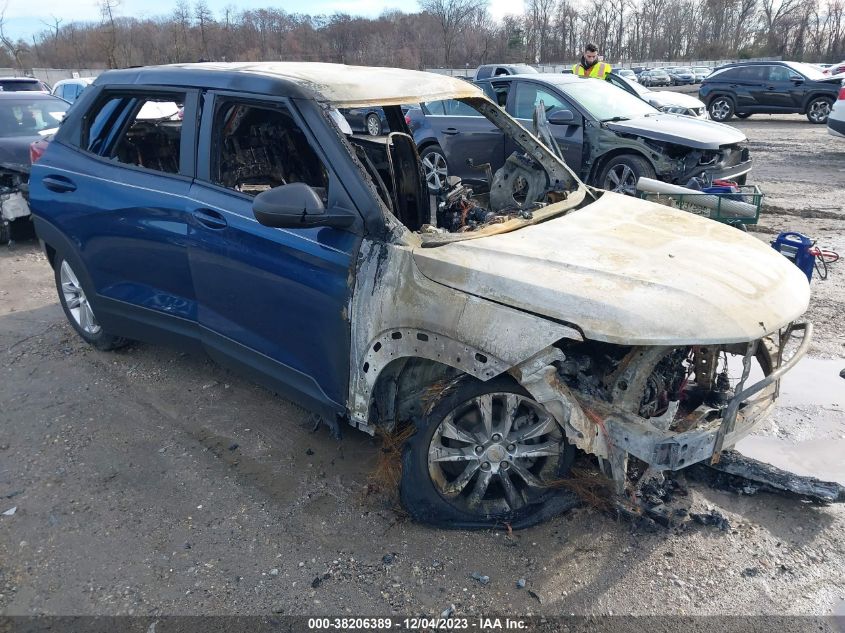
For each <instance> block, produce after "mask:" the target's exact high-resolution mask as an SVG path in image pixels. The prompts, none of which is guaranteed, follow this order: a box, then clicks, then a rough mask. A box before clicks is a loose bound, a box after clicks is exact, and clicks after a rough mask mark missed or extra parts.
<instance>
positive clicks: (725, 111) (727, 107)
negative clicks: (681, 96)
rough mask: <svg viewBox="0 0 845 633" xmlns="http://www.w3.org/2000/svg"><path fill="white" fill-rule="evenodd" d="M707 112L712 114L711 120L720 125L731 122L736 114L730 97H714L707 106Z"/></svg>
mask: <svg viewBox="0 0 845 633" xmlns="http://www.w3.org/2000/svg"><path fill="white" fill-rule="evenodd" d="M707 111H708V112H709V113H710V118H711V119H713V120H714V121H718V122H719V123H724V122H725V121H730V119H731V117H732V116H733V114H734V102H733V99H731V98H730V97H725V96H723V95H720V96H718V97H714V98H713V99H712V100H711V101H710V105H708V106H707Z"/></svg>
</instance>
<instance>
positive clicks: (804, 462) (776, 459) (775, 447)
mask: <svg viewBox="0 0 845 633" xmlns="http://www.w3.org/2000/svg"><path fill="white" fill-rule="evenodd" d="M734 449H735V450H737V451H739V452H740V453H742V454H743V455H745V456H746V457H750V458H752V459H756V460H757V461H760V462H765V463H767V464H771V465H772V466H775V467H777V468H780V469H781V470H786V471H788V472H791V473H795V474H796V475H801V476H804V477H815V478H816V479H820V480H822V481H833V482H836V483H838V484H841V485H843V486H845V439H836V440H832V439H817V440H809V441H806V442H787V441H785V440H781V439H778V438H776V437H762V436H759V435H751V436H749V437H745V438H743V439H741V440H740V441H739V442H737V444H736V446H734Z"/></svg>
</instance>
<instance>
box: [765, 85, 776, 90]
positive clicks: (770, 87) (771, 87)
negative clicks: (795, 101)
mask: <svg viewBox="0 0 845 633" xmlns="http://www.w3.org/2000/svg"><path fill="white" fill-rule="evenodd" d="M766 90H775V87H774V86H766Z"/></svg>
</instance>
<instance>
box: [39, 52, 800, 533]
mask: <svg viewBox="0 0 845 633" xmlns="http://www.w3.org/2000/svg"><path fill="white" fill-rule="evenodd" d="M449 99H455V100H459V101H460V102H461V103H462V104H464V105H465V106H466V107H467V108H472V109H473V111H474V112H476V113H477V115H478V118H479V119H483V120H484V121H486V125H487V127H488V129H489V130H490V132H491V133H490V136H491V137H495V141H494V142H496V143H501V144H505V143H506V144H507V147H508V148H509V153H510V155H509V156H508V158H507V160H505V161H504V164H502V165H497V166H496V167H495V169H494V168H493V167H492V166H489V165H488V166H487V167H486V168H485V171H487V170H489V171H490V183H489V185H490V186H489V187H488V188H487V189H486V190H482V189H476V190H474V189H473V188H472V187H469V186H467V184H466V183H462V182H460V181H459V180H458V179H456V178H450V179H447V182H446V183H445V184H446V187H445V188H444V190H443V191H441V192H438V194H437V196H436V200H435V201H434V204H432V200H431V199H430V197H429V191H428V188H427V187H426V183H425V179H424V177H423V171H422V167H421V161H420V157H419V155H418V153H417V149H416V146H415V145H414V141H413V138H412V137H411V136H410V134H409V131H408V127H407V124H406V122H405V118H404V116H403V113H402V109H401V104H403V103H409V102H427V101H437V100H449ZM546 103H548V102H546ZM372 104H375V105H377V106H378V107H380V108H382V110H383V111H384V113H385V119H386V122H387V125H388V127H389V131H388V130H385V132H387V133H386V134H383V135H381V136H371V135H369V134H354V133H353V132H352V129H351V127H350V126H349V124H348V121H346V120H345V119H344V117H343V115H342V110H343V109H346V108H359V107H365V106H369V105H372ZM538 116H539V117H540V119H542V118H543V109H542V107H540V108H539V112H538ZM550 120H551V119H550ZM553 123H554V124H555V125H573V124H574V119H573V114H572V112H569V111H561V112H559V113H558V115H557V117H556V118H554V119H553ZM494 128H495V130H497V132H496V133H495V134H493V133H492V130H493V129H494ZM30 183H31V189H30V191H31V193H30V199H31V202H32V212H33V215H34V216H35V224H36V230H37V232H38V236H39V238H40V239H41V240H42V241H43V244H44V250H45V252H46V255H47V258H48V260H49V262H50V264H51V266H52V268H53V273H54V275H55V280H56V287H57V290H58V296H59V301H60V303H61V306H62V308H63V310H64V312H65V314H66V315H67V318H68V320H69V322H70V324H71V325H72V327H73V328H74V329H75V330H76V332H77V333H78V334H79V335H80V336H81V337H82V338H83V339H85V340H86V341H88V342H89V343H90V344H91V345H93V346H94V347H96V348H98V349H100V350H108V349H112V348H115V347H118V346H120V345H122V344H124V343H125V342H126V341H127V340H131V339H135V340H141V341H148V342H152V343H155V344H168V345H176V346H181V347H183V348H185V349H188V350H192V351H196V352H205V353H207V354H209V355H210V356H212V357H213V358H215V359H217V360H218V361H220V362H221V363H224V364H226V365H228V366H231V367H233V368H235V369H238V370H241V371H243V372H245V373H247V374H248V375H250V376H252V377H253V378H254V379H255V380H257V381H259V382H261V383H263V384H265V385H267V386H268V387H270V388H271V389H273V390H274V391H277V392H279V393H281V394H283V395H285V396H286V397H288V398H290V399H291V400H294V401H296V402H298V403H300V404H301V405H303V406H305V407H307V408H309V409H311V410H312V411H314V412H315V413H316V414H317V415H318V416H319V417H320V418H321V419H322V420H323V421H324V422H325V423H326V424H327V425H328V426H329V427H330V428H331V429H332V430H333V431H334V432H335V433H336V434H339V433H340V430H341V428H342V425H346V424H349V425H352V426H354V427H356V428H358V429H360V430H362V431H365V432H367V433H375V432H376V431H377V430H381V431H384V432H387V433H393V432H401V434H402V435H404V436H406V437H408V439H407V441H406V443H405V444H404V446H403V450H402V456H401V460H402V468H401V471H402V474H401V482H400V493H401V498H402V501H403V503H404V504H405V506H406V508H407V509H408V510H409V512H410V513H411V514H412V515H413V516H414V517H416V518H417V519H419V520H423V521H428V522H433V523H438V524H446V525H450V526H457V525H461V526H468V527H480V526H491V525H496V524H500V523H502V522H506V523H508V524H510V525H512V526H514V527H522V526H525V525H529V524H531V523H534V522H537V521H539V520H540V519H542V518H543V517H547V516H549V515H550V514H551V513H553V512H555V511H557V510H559V509H561V507H564V506H565V505H566V504H567V503H569V501H568V499H569V497H568V496H566V495H564V494H563V493H562V492H561V487H560V486H559V485H557V484H556V482H559V481H560V479H561V477H565V476H566V474H567V472H568V469H569V466H570V464H571V463H572V460H573V459H574V456H575V452H576V449H579V450H582V451H586V452H588V453H591V454H593V455H597V456H599V457H601V458H602V459H603V460H605V461H606V463H607V464H608V469H609V471H610V472H611V473H612V476H613V478H614V482H615V484H616V490H617V492H618V494H619V495H620V496H619V498H620V499H628V498H630V497H629V496H628V494H627V492H626V490H627V489H628V488H629V486H631V485H633V484H632V482H630V481H629V480H628V472H629V471H628V469H627V461H628V457H629V456H634V457H637V458H638V459H641V460H643V461H644V462H645V463H647V464H648V465H649V466H651V467H652V468H653V469H655V470H667V469H668V470H678V469H680V468H684V467H685V466H687V465H690V464H693V463H695V462H698V461H701V460H703V459H707V458H708V457H712V456H713V455H714V454H716V455H718V454H719V453H720V451H721V450H722V449H723V448H728V447H730V446H732V445H733V444H734V443H735V442H736V441H738V439H739V438H740V437H742V436H743V435H744V434H746V433H748V432H750V430H751V429H752V428H753V427H754V426H755V425H756V424H757V423H759V422H760V421H762V420H763V419H764V416H765V414H766V412H767V411H768V410H769V409H770V408H771V406H772V405H773V402H774V398H775V396H776V392H777V383H778V379H779V378H780V376H781V375H782V374H783V373H784V372H785V371H787V370H788V369H789V368H790V367H791V366H792V365H794V363H795V362H796V361H797V360H798V358H800V356H801V355H802V354H803V352H804V351H806V348H807V346H808V345H809V341H810V336H809V334H810V331H811V328H810V326H809V325H805V324H797V323H793V321H794V320H795V319H797V318H798V317H799V316H800V315H801V314H802V313H803V312H804V310H805V309H806V307H807V303H808V299H809V288H808V286H807V280H806V277H804V276H803V275H802V274H801V272H800V271H799V270H798V269H797V268H796V267H795V266H793V265H792V264H791V263H790V262H789V261H788V260H787V259H786V258H784V257H782V256H781V255H780V254H779V253H777V252H775V251H774V250H773V249H771V248H770V247H768V245H766V244H763V243H762V242H761V241H759V240H757V239H755V238H753V237H748V236H746V235H744V234H742V233H740V232H739V231H737V230H736V229H733V228H730V227H727V226H724V225H722V224H719V223H716V222H713V221H711V220H707V219H704V218H699V217H696V216H694V215H692V214H688V213H684V212H682V211H679V210H676V209H670V208H668V207H666V206H662V205H657V204H654V203H650V202H647V201H645V200H639V199H634V198H631V197H627V196H622V195H619V194H615V193H612V192H606V191H602V190H600V189H594V188H590V187H587V186H586V185H585V184H584V183H582V182H581V181H580V180H579V179H578V177H577V176H576V175H575V174H574V173H573V172H572V170H571V169H569V168H568V167H567V166H566V164H565V163H564V162H563V160H561V159H560V158H559V157H558V156H557V155H555V154H553V153H552V151H551V150H550V149H549V147H548V146H547V145H545V144H544V143H541V142H540V141H539V140H538V139H537V138H536V137H535V136H534V135H533V134H531V133H530V132H528V131H527V130H526V129H525V128H524V127H523V126H521V125H520V124H519V123H518V122H517V121H515V120H514V119H513V118H511V117H510V116H509V115H508V114H507V113H506V112H505V111H504V110H502V109H501V108H499V106H498V105H496V104H495V103H494V102H493V101H491V100H490V99H488V98H487V97H485V96H484V93H483V92H482V91H481V90H480V89H479V88H478V87H476V86H473V85H472V84H469V83H467V82H465V81H461V80H458V79H453V78H450V77H443V76H440V75H433V74H428V73H421V72H415V71H408V70H400V69H392V68H356V67H349V66H340V65H334V64H299V63H258V64H249V63H244V64H196V65H185V66H168V67H158V68H141V69H127V70H119V71H112V72H108V73H105V74H103V75H101V76H100V77H99V78H98V79H97V81H96V82H94V84H93V85H92V86H91V87H90V88H89V89H86V90H85V92H83V93H82V95H81V97H80V98H79V100H78V101H77V102H76V104H74V106H73V108H71V109H70V111H69V113H68V115H67V117H66V118H65V120H64V121H63V123H62V125H61V127H60V129H59V131H58V133H57V134H56V136H55V139H54V140H53V141H52V142H51V143H50V144H49V146H48V147H47V149H46V150H45V151H44V153H43V155H42V157H41V158H40V159H39V160H38V161H37V162H36V163H35V165H34V167H33V170H32V177H31V180H30ZM609 253H610V254H612V256H608V254H609ZM655 262H660V264H659V265H656V264H655ZM734 270H742V271H743V274H742V278H741V280H739V281H737V277H736V275H732V274H726V273H725V271H734ZM796 329H797V330H804V331H805V332H806V335H805V337H804V340H803V342H802V344H801V347H800V349H799V352H798V353H797V354H796V355H795V356H793V357H791V358H789V359H782V358H781V356H780V355H779V353H778V345H779V344H780V343H782V342H784V341H786V340H787V339H788V338H789V336H788V335H789V333H790V332H792V331H793V330H796ZM728 357H735V361H734V362H737V363H740V364H742V365H744V366H745V367H746V369H747V372H746V373H745V376H748V375H749V374H748V372H750V371H751V369H752V368H753V367H752V366H756V367H758V368H759V370H760V371H759V378H755V379H754V381H752V380H748V381H746V379H745V378H743V379H742V381H741V382H737V380H732V379H730V377H729V376H728V374H727V367H728V365H727V361H728ZM734 373H735V372H734ZM752 375H753V374H752ZM746 382H748V383H751V382H754V384H746ZM755 394H756V395H755ZM751 395H755V398H754V399H749V398H750V396H751ZM713 403H717V404H715V405H714V404H713ZM718 403H723V404H724V406H720V405H718ZM406 429H407V431H408V432H407V433H406V432H405V430H406Z"/></svg>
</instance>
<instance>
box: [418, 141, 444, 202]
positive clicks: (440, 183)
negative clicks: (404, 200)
mask: <svg viewBox="0 0 845 633" xmlns="http://www.w3.org/2000/svg"><path fill="white" fill-rule="evenodd" d="M420 162H421V163H422V166H423V174H424V175H425V182H426V185H428V191H429V193H437V192H438V191H440V189H442V188H443V187H445V186H446V178H448V177H449V163H448V161H447V160H446V153H445V152H444V151H443V149H442V148H441V147H440V146H439V145H437V144H434V145H429V146H427V147H426V148H425V149H424V150H423V151H422V152H420Z"/></svg>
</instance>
